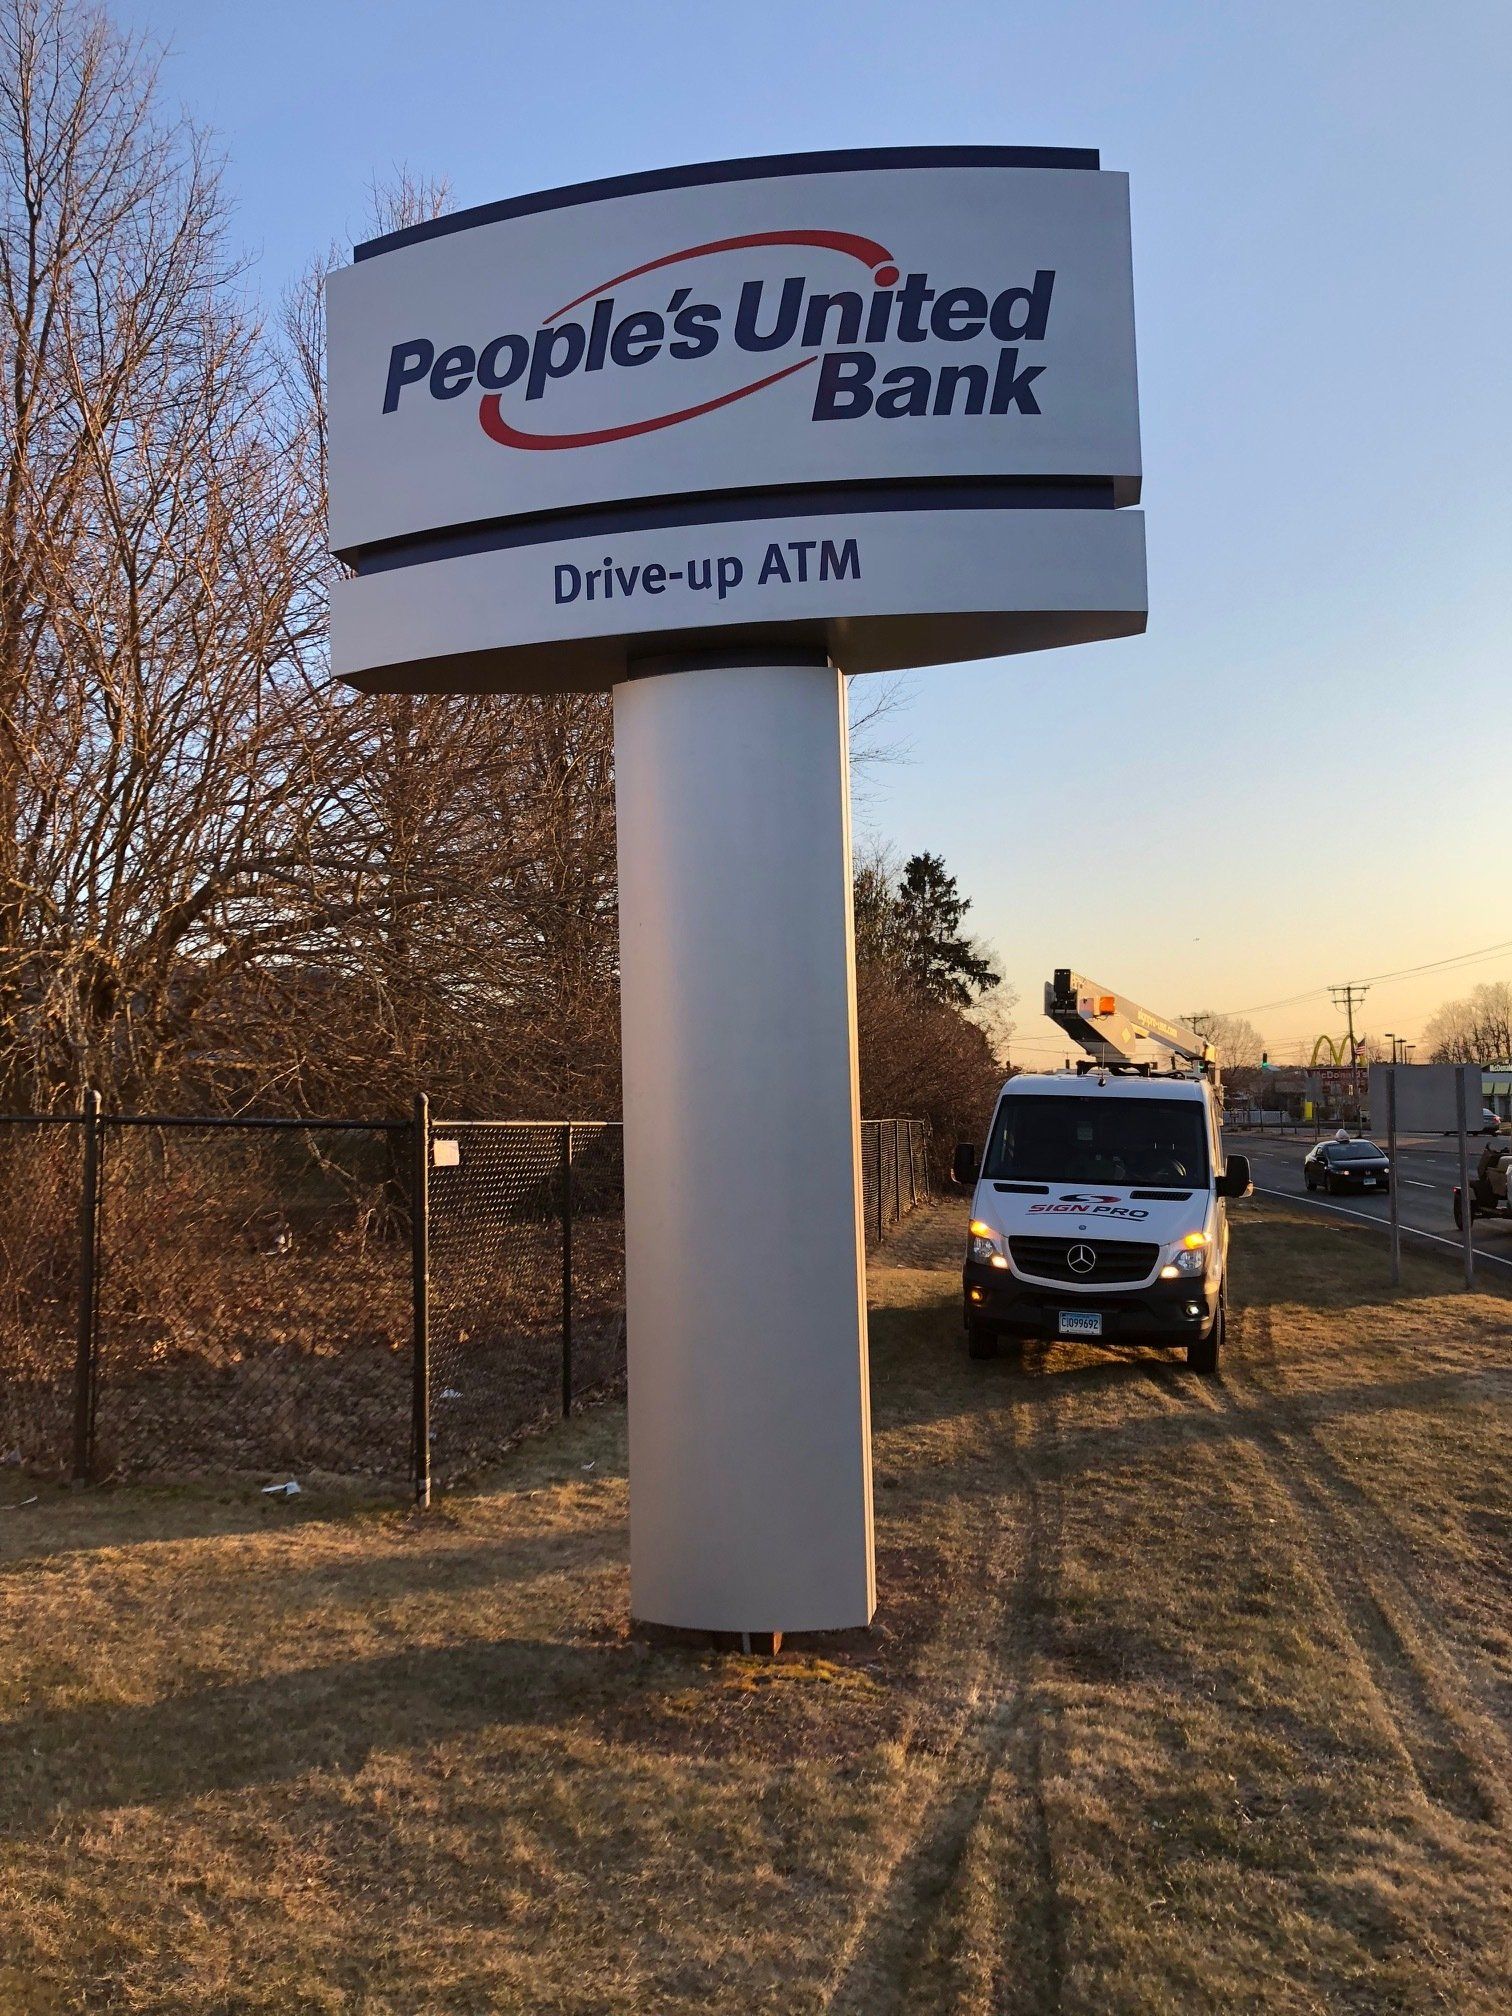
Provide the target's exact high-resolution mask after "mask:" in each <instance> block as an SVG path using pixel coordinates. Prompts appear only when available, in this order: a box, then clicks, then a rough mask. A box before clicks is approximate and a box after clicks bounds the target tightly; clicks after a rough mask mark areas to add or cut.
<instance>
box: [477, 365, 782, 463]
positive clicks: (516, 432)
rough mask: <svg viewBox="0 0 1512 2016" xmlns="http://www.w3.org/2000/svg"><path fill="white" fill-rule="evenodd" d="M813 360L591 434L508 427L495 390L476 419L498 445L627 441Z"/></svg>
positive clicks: (584, 445)
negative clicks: (711, 396) (669, 410)
mask: <svg viewBox="0 0 1512 2016" xmlns="http://www.w3.org/2000/svg"><path fill="white" fill-rule="evenodd" d="M814 361H815V360H814V358H812V357H800V358H799V359H798V362H797V363H796V364H785V365H784V366H783V367H782V369H781V370H780V371H771V372H768V374H767V376H766V377H765V378H758V379H756V380H755V382H754V383H753V384H750V385H741V386H739V387H738V388H737V389H736V390H735V391H734V392H722V393H721V394H720V395H719V397H718V398H717V399H705V400H704V402H703V404H702V405H701V406H684V407H683V408H682V409H681V410H680V411H679V412H677V413H658V414H656V415H655V417H654V418H652V419H650V420H632V421H631V422H630V424H629V425H628V426H626V427H602V428H600V429H599V430H598V431H597V432H596V433H593V434H526V433H523V432H522V431H521V430H520V429H519V428H518V427H511V426H510V424H509V422H508V421H507V420H506V419H505V418H504V415H503V414H502V413H501V412H500V410H499V394H498V393H497V392H489V393H486V394H485V395H484V398H483V403H482V404H481V405H480V406H479V408H478V420H479V423H480V424H481V426H482V428H483V432H484V433H485V434H486V435H487V436H488V438H489V440H490V441H497V442H498V443H499V445H500V447H501V448H597V447H598V446H599V445H600V444H601V443H602V442H605V441H628V440H629V439H630V437H631V435H632V434H654V433H655V432H656V430H657V429H658V428H659V427H675V426H676V425H677V423H678V421H679V420H696V419H697V418H698V416H699V414H700V413H712V412H713V411H714V410H715V408H716V407H719V406H729V405H731V404H732V403H733V402H734V401H735V400H736V399H749V398H750V396H751V394H752V393H753V392H760V391H762V390H763V389H764V388H765V387H766V386H768V385H775V384H776V383H777V380H778V379H779V378H790V377H791V376H792V374H793V373H794V372H795V371H802V370H805V369H806V368H807V367H808V366H809V365H810V364H812V363H813V362H814Z"/></svg>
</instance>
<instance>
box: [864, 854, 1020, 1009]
mask: <svg viewBox="0 0 1512 2016" xmlns="http://www.w3.org/2000/svg"><path fill="white" fill-rule="evenodd" d="M970 908H971V903H970V900H969V898H967V897H965V896H962V895H961V894H960V893H959V891H958V889H957V887H956V879H955V877H954V876H953V875H948V874H947V873H946V872H945V863H944V862H943V861H942V860H941V859H940V857H939V855H938V854H915V855H913V856H912V857H911V859H909V860H908V861H906V862H905V863H904V864H903V873H902V876H901V878H900V879H899V882H898V886H897V891H896V894H895V895H894V898H893V910H894V914H893V918H892V920H891V925H892V929H891V931H890V933H889V935H890V936H891V937H892V939H893V941H894V943H895V944H896V946H897V950H898V957H899V961H900V964H901V965H902V967H903V970H904V972H905V973H906V974H907V975H908V977H909V979H910V980H911V981H912V982H913V984H914V986H915V987H917V988H918V990H919V991H920V993H922V994H924V995H927V996H928V998H929V999H930V1000H931V1001H942V1002H945V1003H948V1004H949V1005H950V1006H952V1007H957V1008H964V1007H966V1006H967V1005H968V1003H969V1002H970V1001H971V998H972V996H973V995H974V994H980V993H983V992H985V990H986V989H987V988H989V987H995V986H996V985H997V984H998V981H999V980H1000V979H1001V977H1002V976H1001V975H1000V974H999V973H998V972H997V971H996V969H995V968H994V967H993V965H992V964H991V962H990V961H989V960H987V959H984V958H983V957H982V956H981V954H980V953H979V952H978V951H977V950H976V947H975V946H974V945H973V944H972V942H971V940H970V939H969V938H966V937H964V936H963V935H962V933H961V928H960V926H961V920H962V918H963V917H964V916H965V915H966V912H967V911H968V910H969V909H970Z"/></svg>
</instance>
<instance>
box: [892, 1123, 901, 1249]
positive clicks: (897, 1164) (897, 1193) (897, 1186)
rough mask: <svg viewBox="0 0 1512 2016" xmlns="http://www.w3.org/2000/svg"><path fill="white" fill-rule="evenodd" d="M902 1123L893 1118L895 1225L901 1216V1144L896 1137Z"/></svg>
mask: <svg viewBox="0 0 1512 2016" xmlns="http://www.w3.org/2000/svg"><path fill="white" fill-rule="evenodd" d="M902 1124H903V1123H902V1122H901V1121H900V1120H894V1122H893V1123H892V1130H893V1223H894V1225H896V1224H897V1223H898V1222H899V1220H900V1219H901V1218H902V1216H903V1144H902V1142H901V1141H900V1140H899V1139H898V1129H899V1127H900V1126H901V1125H902Z"/></svg>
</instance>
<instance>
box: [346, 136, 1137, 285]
mask: <svg viewBox="0 0 1512 2016" xmlns="http://www.w3.org/2000/svg"><path fill="white" fill-rule="evenodd" d="M1101 165H1102V164H1101V157H1100V155H1099V153H1098V150H1097V149H1096V148H1095V147H841V148H836V149H835V150H834V151H833V152H831V153H820V154H761V155H755V156H752V157H751V158H750V159H748V160H743V161H699V162H694V163H691V164H690V165H689V166H687V167H685V168H653V169H648V170H646V171H645V172H644V173H642V174H639V175H610V176H606V177H605V178H604V179H603V180H602V181H598V182H571V183H568V184H567V185H566V187H564V188H561V189H542V190H539V191H537V192H536V193H535V194H534V195H531V196H509V197H506V198H505V199H504V200H503V201H502V202H498V203H479V204H477V205H475V206H474V208H472V209H471V210H453V211H451V212H449V213H448V214H447V215H446V216H445V217H431V218H427V219H426V221H425V222H424V223H423V224H410V225H407V226H406V227H405V228H404V229H403V230H402V231H388V232H385V233H384V235H383V236H382V237H381V238H369V239H366V240H365V241H364V242H363V243H362V244H360V245H354V246H353V247H352V257H353V258H354V259H376V258H377V257H378V255H379V254H380V253H381V252H397V251H398V250H399V248H400V246H402V245H418V244H419V243H420V242H421V240H422V239H425V238H445V237H447V236H449V235H450V233H451V232H453V231H471V230H473V229H475V228H476V226H478V225H479V224H502V223H503V222H504V221H505V220H506V219H507V218H510V217H531V216H535V215H537V214H538V213H539V212H541V211H543V210H566V209H570V208H571V207H572V206H573V205H574V204H578V203H602V202H604V201H605V200H606V198H609V197H613V196H647V195H650V194H652V193H653V192H654V191H656V190H659V189H695V188H699V187H701V186H702V185H703V184H705V183H712V182H760V181H767V180H771V179H773V178H774V177H777V176H781V175H838V174H845V173H848V172H849V171H851V170H852V169H863V168H864V169H875V168H1091V169H1095V168H1098V167H1100V166H1101Z"/></svg>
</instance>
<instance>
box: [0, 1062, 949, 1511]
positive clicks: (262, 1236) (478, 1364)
mask: <svg viewBox="0 0 1512 2016" xmlns="http://www.w3.org/2000/svg"><path fill="white" fill-rule="evenodd" d="M861 1146H862V1173H863V1190H864V1200H865V1209H866V1226H867V1239H868V1244H869V1245H874V1244H875V1243H876V1242H877V1241H878V1240H879V1239H880V1238H882V1237H883V1236H885V1234H886V1232H887V1230H888V1229H889V1228H890V1227H891V1226H892V1225H893V1224H895V1223H896V1222H897V1220H898V1219H899V1218H900V1217H902V1216H904V1215H905V1214H906V1213H907V1212H908V1211H909V1210H910V1209H911V1208H912V1207H913V1205H914V1204H916V1203H917V1202H919V1201H920V1200H921V1199H922V1198H923V1197H924V1196H925V1195H926V1194H927V1193H928V1190H929V1170H928V1147H927V1136H926V1131H925V1128H924V1125H923V1123H922V1122H919V1121H909V1120H882V1121H866V1122H864V1123H863V1126H862V1143H861ZM624 1264H625V1241H624V1157H623V1142H622V1133H621V1129H620V1126H619V1125H618V1123H616V1122H607V1121H574V1122H571V1123H564V1122H524V1121H477V1120H466V1121H460V1120H459V1121H433V1120H432V1119H431V1117H430V1115H429V1111H428V1107H427V1104H426V1102H425V1101H424V1100H423V1099H421V1100H419V1101H417V1102H416V1112H415V1118H414V1120H413V1121H397V1120H373V1121H346V1120H321V1121H292V1120H290V1121H272V1120H259V1121H224V1120H212V1119H205V1118H199V1119H195V1118H184V1117H181V1116H167V1115H160V1116H148V1115H123V1114H101V1113H100V1111H99V1102H98V1099H97V1097H96V1096H95V1095H93V1094H91V1095H90V1099H89V1103H88V1104H87V1105H86V1110H85V1112H84V1113H83V1114H81V1115H70V1116H56V1117H49V1118H40V1119H39V1118H31V1117H10V1116H0V1459H3V1460H5V1461H8V1462H13V1463H14V1462H20V1463H25V1464H26V1465H28V1466H30V1467H32V1468H35V1469H37V1470H39V1471H42V1472H50V1473H52V1474H57V1475H72V1476H73V1477H75V1478H77V1479H80V1480H85V1479H92V1480H104V1479H107V1478H129V1477H146V1476H155V1477H180V1478H205V1479H212V1478H235V1477H248V1476H251V1477H257V1478H266V1477H269V1476H271V1477H274V1478H278V1477H281V1476H289V1475H292V1476H294V1477H300V1476H304V1477H310V1476H319V1475H322V1474H324V1475H330V1476H344V1477H354V1478H359V1479H367V1480H370V1481H371V1482H373V1483H375V1484H379V1485H383V1486H385V1487H394V1486H397V1485H398V1484H399V1483H400V1481H401V1480H402V1479H403V1478H404V1476H405V1474H406V1472H408V1473H409V1475H410V1476H411V1478H412V1479H413V1481H414V1484H415V1488H416V1492H417V1495H418V1496H419V1497H420V1499H421V1501H422V1502H424V1501H425V1500H426V1499H427V1498H428V1495H429V1489H430V1483H431V1480H432V1478H434V1479H435V1480H436V1481H438V1482H441V1483H445V1484H457V1483H460V1482H462V1481H463V1480H465V1479H468V1478H472V1477H475V1476H477V1475H478V1474H479V1473H480V1472H482V1471H483V1470H484V1469H486V1468H487V1467H488V1465H490V1464H491V1463H494V1462H496V1461H497V1460H498V1458H499V1456H500V1455H501V1454H502V1453H503V1452H504V1451H505V1450H506V1449H507V1448H508V1447H509V1446H510V1444H511V1443H512V1442H514V1441H516V1440H518V1439H519V1437H520V1436H522V1435H524V1434H527V1433H529V1432H530V1431H531V1430H533V1429H535V1428H538V1427H540V1426H542V1425H544V1424H545V1423H547V1422H549V1421H551V1420H553V1419H555V1418H557V1417H559V1416H560V1415H561V1414H563V1413H566V1412H570V1411H571V1409H572V1408H573V1407H574V1406H575V1405H581V1404H586V1403H588V1402H590V1401H592V1400H595V1399H598V1398H601V1397H603V1396H604V1395H606V1394H612V1393H615V1392H617V1391H620V1390H622V1388H623V1383H624V1377H625V1316H624Z"/></svg>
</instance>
